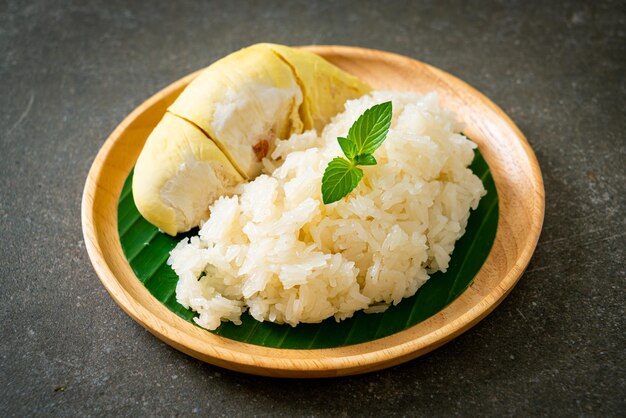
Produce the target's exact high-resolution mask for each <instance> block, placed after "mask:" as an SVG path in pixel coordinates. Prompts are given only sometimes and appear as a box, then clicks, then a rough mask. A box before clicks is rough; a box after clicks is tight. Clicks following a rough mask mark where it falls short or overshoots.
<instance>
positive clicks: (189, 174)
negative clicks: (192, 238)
mask: <svg viewBox="0 0 626 418" xmlns="http://www.w3.org/2000/svg"><path fill="white" fill-rule="evenodd" d="M243 180H244V179H243V177H242V176H241V175H240V174H239V173H238V172H237V170H236V169H235V168H234V167H233V166H232V164H231V163H230V161H229V160H228V158H227V157H226V156H225V155H224V153H222V151H221V150H220V149H219V148H218V147H217V146H216V145H215V143H214V142H213V141H211V140H210V139H208V138H207V137H206V135H205V134H204V133H202V131H200V130H199V129H198V128H197V127H196V126H194V125H192V124H191V123H189V122H187V121H185V120H183V119H181V118H179V117H177V116H174V115H172V114H169V113H166V114H165V115H164V116H163V119H162V120H161V121H160V122H159V123H158V125H157V126H156V127H155V128H154V130H153V131H152V133H151V134H150V136H149V137H148V139H147V141H146V143H145V145H144V148H143V151H142V152H141V154H140V155H139V159H138V160H137V163H136V164H135V171H134V175H133V185H132V186H133V195H134V199H135V204H136V206H137V209H139V212H140V213H141V214H142V215H143V217H144V218H146V219H147V220H148V221H149V222H150V223H152V224H153V225H155V226H157V227H158V228H159V229H161V230H162V231H164V232H166V233H168V234H170V235H176V233H177V232H181V231H188V230H189V229H191V228H193V227H195V226H198V225H199V224H200V221H201V220H203V219H206V218H208V215H209V205H210V204H211V203H213V201H214V200H216V199H217V198H218V197H220V196H222V195H227V194H231V193H232V188H233V187H234V186H236V185H237V184H239V183H241V182H242V181H243Z"/></svg>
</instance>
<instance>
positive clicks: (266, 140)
mask: <svg viewBox="0 0 626 418" xmlns="http://www.w3.org/2000/svg"><path fill="white" fill-rule="evenodd" d="M370 90H371V89H370V87H369V86H368V85H367V84H365V83H363V82H362V81H360V80H359V79H357V78H356V77H353V76H351V75H349V74H347V73H345V72H343V71H342V70H340V69H339V68H337V67H335V66H333V65H332V64H330V63H328V62H327V61H325V60H324V59H322V58H321V57H319V56H317V55H315V54H312V53H309V52H305V51H300V50H295V49H291V48H289V47H285V46H281V45H275V44H257V45H253V46H251V47H248V48H244V49H242V50H240V51H237V52H235V53H233V54H231V55H228V56H227V57H225V58H222V59H221V60H219V61H217V62H215V63H214V64H212V65H211V66H209V67H207V68H206V69H205V70H204V71H203V72H202V73H200V75H199V76H198V77H197V78H196V79H195V80H193V81H192V82H191V83H190V84H189V85H188V86H187V88H186V89H185V90H184V91H183V92H182V93H181V95H180V96H179V97H178V98H177V100H176V101H175V102H174V103H173V104H172V105H171V106H170V107H169V109H168V113H166V114H165V116H164V117H163V119H162V120H161V122H159V124H158V125H157V126H156V128H155V129H154V131H153V132H152V134H151V135H150V137H149V138H148V140H147V142H146V144H145V146H144V149H143V151H142V152H141V154H140V156H139V159H138V161H137V164H136V166H135V174H134V178H133V194H134V196H135V203H136V205H137V208H138V209H139V212H140V213H141V214H142V215H143V216H144V218H146V219H147V220H148V221H149V222H151V223H152V224H154V225H155V226H157V227H158V228H160V229H161V230H163V231H164V232H166V233H168V234H170V235H175V234H176V233H177V232H184V231H188V230H189V229H191V228H193V227H195V226H198V225H199V224H200V222H201V221H202V220H203V219H206V218H208V215H209V206H210V204H211V203H213V201H214V200H216V199H217V198H218V197H219V196H221V195H225V194H231V193H232V188H233V187H234V186H235V185H236V184H238V183H241V182H243V181H245V180H249V179H253V178H254V177H256V176H257V175H258V174H260V172H261V168H262V165H261V161H260V160H261V157H263V156H265V155H269V154H270V153H271V151H272V149H273V147H274V141H275V140H276V139H277V138H281V139H285V138H288V137H289V136H290V135H291V134H292V133H301V132H303V131H304V130H308V129H316V130H317V131H318V132H321V130H322V129H323V127H324V126H325V125H326V124H327V123H328V122H329V121H330V119H331V118H332V117H333V116H334V115H335V114H337V113H340V112H341V111H342V110H343V106H344V103H345V101H346V100H348V99H353V98H357V97H360V96H362V95H363V94H365V93H367V92H369V91H370Z"/></svg>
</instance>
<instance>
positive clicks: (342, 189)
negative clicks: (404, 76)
mask: <svg viewBox="0 0 626 418" xmlns="http://www.w3.org/2000/svg"><path fill="white" fill-rule="evenodd" d="M391 114H392V106H391V102H385V103H381V104H377V105H375V106H372V107H370V108H369V109H367V110H366V111H365V112H364V113H363V114H362V115H361V116H359V118H358V119H357V120H356V122H354V124H353V125H352V126H351V127H350V130H349V131H348V136H347V137H346V138H342V137H339V138H337V141H338V142H339V146H340V147H341V150H342V151H343V153H344V155H345V156H346V158H343V157H336V158H333V159H332V161H331V162H330V163H328V166H327V167H326V170H324V176H323V177H322V200H323V201H324V204H326V205H327V204H329V203H333V202H336V201H338V200H340V199H342V198H343V197H344V196H347V195H348V193H350V192H351V191H352V190H354V189H355V188H356V186H357V185H358V184H359V181H361V179H362V178H363V170H361V169H360V168H358V167H357V166H359V165H376V158H374V156H373V155H372V154H373V153H374V151H376V150H377V149H378V147H380V146H381V145H382V143H383V142H384V141H385V138H386V137H387V133H388V132H389V126H390V125H391Z"/></svg>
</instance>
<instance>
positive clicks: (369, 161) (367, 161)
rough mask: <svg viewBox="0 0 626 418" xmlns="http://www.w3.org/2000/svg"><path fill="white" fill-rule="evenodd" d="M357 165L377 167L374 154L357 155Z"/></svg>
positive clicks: (355, 160)
mask: <svg viewBox="0 0 626 418" xmlns="http://www.w3.org/2000/svg"><path fill="white" fill-rule="evenodd" d="M354 164H356V165H376V164H377V162H376V158H374V156H373V155H372V154H365V155H357V156H356V158H355V159H354Z"/></svg>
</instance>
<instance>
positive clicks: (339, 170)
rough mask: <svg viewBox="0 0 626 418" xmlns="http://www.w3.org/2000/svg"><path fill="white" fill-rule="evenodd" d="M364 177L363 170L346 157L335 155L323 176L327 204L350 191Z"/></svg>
mask: <svg viewBox="0 0 626 418" xmlns="http://www.w3.org/2000/svg"><path fill="white" fill-rule="evenodd" d="M362 178H363V170H361V169H360V168H358V167H355V166H354V164H352V163H351V162H350V161H348V160H346V159H345V158H341V157H335V158H333V160H332V161H331V162H330V163H328V166H327V167H326V170H324V176H323V177H322V200H323V201H324V204H325V205H328V204H329V203H333V202H336V201H338V200H340V199H341V198H343V197H344V196H346V195H347V194H348V193H350V192H351V191H352V190H354V188H355V187H356V186H357V184H359V181H361V179H362Z"/></svg>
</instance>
